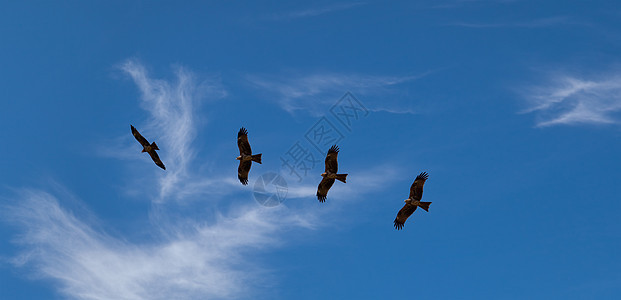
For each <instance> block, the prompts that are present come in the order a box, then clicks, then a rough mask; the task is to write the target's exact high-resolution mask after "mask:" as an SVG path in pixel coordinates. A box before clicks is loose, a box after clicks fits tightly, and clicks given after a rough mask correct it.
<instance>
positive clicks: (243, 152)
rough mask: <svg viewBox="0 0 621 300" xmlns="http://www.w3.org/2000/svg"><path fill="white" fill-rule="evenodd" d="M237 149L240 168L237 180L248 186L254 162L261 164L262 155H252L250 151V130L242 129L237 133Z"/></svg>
mask: <svg viewBox="0 0 621 300" xmlns="http://www.w3.org/2000/svg"><path fill="white" fill-rule="evenodd" d="M237 147H238V148H239V156H238V157H237V160H239V167H238V168H237V178H239V182H241V183H242V184H243V185H247V184H248V172H250V167H251V166H252V162H253V161H254V162H257V163H261V155H262V154H261V153H259V154H255V155H252V149H250V143H248V130H246V128H244V127H242V128H240V129H239V132H238V133H237Z"/></svg>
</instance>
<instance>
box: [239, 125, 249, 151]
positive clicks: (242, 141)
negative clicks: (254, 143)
mask: <svg viewBox="0 0 621 300" xmlns="http://www.w3.org/2000/svg"><path fill="white" fill-rule="evenodd" d="M237 148H239V155H242V154H246V155H252V149H251V148H250V143H249V142H248V130H246V128H244V127H242V128H240V129H239V132H238V133H237Z"/></svg>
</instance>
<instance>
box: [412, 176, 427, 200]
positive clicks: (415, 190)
mask: <svg viewBox="0 0 621 300" xmlns="http://www.w3.org/2000/svg"><path fill="white" fill-rule="evenodd" d="M427 178H429V174H427V172H422V173H420V174H418V176H416V179H415V180H414V183H412V186H411V187H410V199H412V200H417V201H420V199H423V185H425V181H426V180H427Z"/></svg>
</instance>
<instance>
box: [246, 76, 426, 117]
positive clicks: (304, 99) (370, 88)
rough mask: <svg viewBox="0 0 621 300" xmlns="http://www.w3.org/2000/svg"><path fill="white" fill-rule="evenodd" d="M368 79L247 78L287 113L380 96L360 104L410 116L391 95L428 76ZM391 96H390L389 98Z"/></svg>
mask: <svg viewBox="0 0 621 300" xmlns="http://www.w3.org/2000/svg"><path fill="white" fill-rule="evenodd" d="M429 73H430V72H427V73H424V74H422V75H417V76H372V75H360V74H339V73H316V74H311V75H302V76H300V75H284V76H258V75H250V76H247V80H248V81H249V82H250V83H251V84H252V85H253V86H254V87H256V88H259V89H262V90H265V91H268V92H270V93H275V94H277V95H278V98H277V101H278V103H279V104H280V106H281V108H282V109H284V110H285V111H287V112H289V113H294V112H295V111H298V110H304V111H308V112H310V113H312V114H318V113H325V111H326V109H327V108H329V107H330V106H331V105H333V104H334V103H335V102H336V101H337V100H338V99H339V98H340V97H341V96H343V94H345V93H346V92H348V91H350V92H352V93H353V94H355V95H367V96H373V95H382V98H381V99H379V100H378V101H370V100H371V99H369V98H365V101H364V105H365V106H367V108H368V109H369V110H371V111H386V112H399V113H413V111H412V108H411V102H412V100H413V99H404V98H405V97H404V96H396V97H395V96H394V94H395V93H397V92H396V91H397V90H398V88H399V85H401V84H405V83H408V82H411V81H414V80H416V79H419V78H421V77H424V76H426V75H428V74H429ZM391 94H392V95H391Z"/></svg>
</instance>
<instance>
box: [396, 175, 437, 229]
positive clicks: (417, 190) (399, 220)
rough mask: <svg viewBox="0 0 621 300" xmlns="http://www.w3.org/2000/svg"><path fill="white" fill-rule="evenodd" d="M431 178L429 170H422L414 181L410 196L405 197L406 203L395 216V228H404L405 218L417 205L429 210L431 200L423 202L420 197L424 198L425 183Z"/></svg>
mask: <svg viewBox="0 0 621 300" xmlns="http://www.w3.org/2000/svg"><path fill="white" fill-rule="evenodd" d="M427 178H429V175H428V174H427V172H422V173H420V174H418V176H416V179H415V180H414V183H412V186H411V187H410V197H409V198H408V199H405V201H404V202H405V205H404V206H403V208H401V210H400V211H399V213H398V214H397V217H396V218H395V228H396V229H397V230H401V228H403V224H404V223H405V220H407V219H408V217H409V216H411V215H412V214H413V213H414V211H415V210H416V208H417V207H420V208H422V209H424V210H425V211H429V205H430V204H431V202H421V201H420V199H422V198H423V185H425V181H426V180H427Z"/></svg>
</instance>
